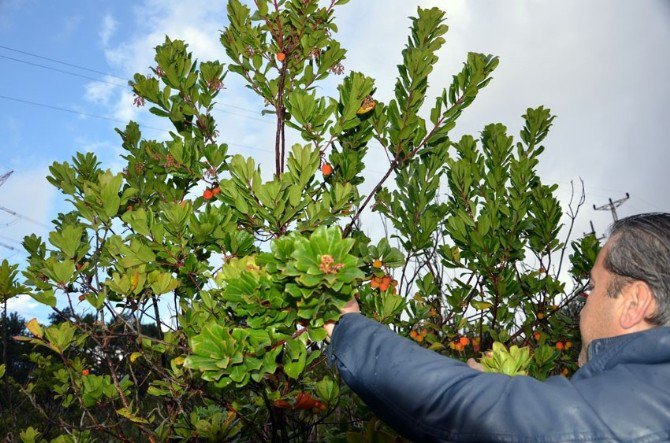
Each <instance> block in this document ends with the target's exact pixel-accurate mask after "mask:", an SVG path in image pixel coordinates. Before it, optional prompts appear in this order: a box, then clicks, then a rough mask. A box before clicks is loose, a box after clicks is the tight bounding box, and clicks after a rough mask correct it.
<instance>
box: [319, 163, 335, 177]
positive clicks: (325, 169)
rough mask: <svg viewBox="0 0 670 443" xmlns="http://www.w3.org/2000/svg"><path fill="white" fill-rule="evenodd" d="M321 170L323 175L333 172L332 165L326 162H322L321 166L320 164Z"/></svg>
mask: <svg viewBox="0 0 670 443" xmlns="http://www.w3.org/2000/svg"><path fill="white" fill-rule="evenodd" d="M321 172H322V173H323V175H325V176H329V175H330V174H332V173H333V167H332V166H330V165H329V164H328V163H324V164H323V166H321Z"/></svg>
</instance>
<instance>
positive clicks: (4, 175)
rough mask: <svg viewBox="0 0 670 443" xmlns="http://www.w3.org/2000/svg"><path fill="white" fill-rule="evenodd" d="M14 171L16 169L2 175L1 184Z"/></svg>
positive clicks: (0, 184)
mask: <svg viewBox="0 0 670 443" xmlns="http://www.w3.org/2000/svg"><path fill="white" fill-rule="evenodd" d="M12 172H14V171H9V172H7V173H5V174H2V175H0V186H2V185H3V184H4V183H5V182H6V181H7V179H8V178H9V176H10V175H12Z"/></svg>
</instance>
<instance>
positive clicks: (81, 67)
mask: <svg viewBox="0 0 670 443" xmlns="http://www.w3.org/2000/svg"><path fill="white" fill-rule="evenodd" d="M0 48H2V49H6V50H7V51H12V52H18V53H19V54H24V55H29V56H31V57H36V58H41V59H42V60H48V61H50V62H54V63H58V64H61V65H64V66H69V67H71V68H76V69H81V70H83V71H88V72H94V73H96V74H100V75H107V76H109V77H114V78H118V79H119V80H124V81H125V80H127V79H125V78H123V77H119V76H118V75H114V74H110V73H108V72H102V71H98V70H95V69H91V68H86V67H84V66H80V65H75V64H74V63H68V62H64V61H62V60H58V59H55V58H50V57H45V56H43V55H39V54H34V53H32V52H28V51H22V50H20V49H15V48H10V47H8V46H3V45H0Z"/></svg>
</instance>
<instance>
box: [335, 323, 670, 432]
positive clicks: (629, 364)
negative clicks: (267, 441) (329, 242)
mask: <svg viewBox="0 0 670 443" xmlns="http://www.w3.org/2000/svg"><path fill="white" fill-rule="evenodd" d="M326 354H327V355H328V358H329V361H330V362H331V364H332V365H334V366H336V367H337V368H338V370H339V373H340V375H341V377H342V378H343V379H344V381H345V382H346V383H347V385H349V387H350V388H351V389H352V390H353V391H354V392H356V393H357V394H358V395H359V396H360V397H361V399H363V401H365V403H366V404H367V405H368V406H369V407H370V409H371V410H372V411H373V412H375V414H377V416H378V417H380V418H381V419H382V420H384V421H385V422H386V423H387V424H389V425H390V426H391V427H393V428H394V429H396V430H397V431H398V432H399V433H400V434H401V435H404V436H405V437H407V438H410V439H412V440H413V441H447V442H487V441H496V442H587V441H598V442H605V441H629V442H659V441H670V328H667V327H659V328H655V329H652V330H649V331H645V332H639V333H634V334H627V335H622V336H619V337H614V338H609V339H602V340H595V341H594V342H593V343H592V344H591V346H590V348H589V362H588V363H587V364H586V365H584V367H582V368H581V369H580V370H579V371H577V372H576V373H575V374H574V376H573V377H572V379H570V380H568V379H567V378H565V377H561V376H557V377H551V378H549V379H547V380H546V381H544V382H541V381H538V380H536V379H534V378H532V377H525V376H517V377H509V376H506V375H503V374H494V373H482V372H479V371H476V370H473V369H471V368H469V367H468V366H467V365H466V364H464V363H462V362H460V361H457V360H453V359H451V358H447V357H444V356H441V355H439V354H437V353H435V352H432V351H429V350H427V349H424V348H422V347H420V346H418V345H417V344H416V343H414V342H412V341H411V340H408V339H406V338H403V337H400V336H398V335H397V334H395V333H394V332H393V331H391V330H390V329H389V328H387V327H386V326H384V325H381V324H379V323H377V322H375V321H373V320H370V319H368V318H365V317H364V316H362V315H360V314H345V315H343V316H342V318H341V319H340V321H339V323H338V324H337V326H336V327H335V330H334V332H333V336H332V342H331V344H330V346H329V348H328V350H327V351H326Z"/></svg>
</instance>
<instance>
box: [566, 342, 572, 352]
mask: <svg viewBox="0 0 670 443" xmlns="http://www.w3.org/2000/svg"><path fill="white" fill-rule="evenodd" d="M571 347H572V342H571V341H566V342H565V350H566V351H567V350H568V349H570V348H571Z"/></svg>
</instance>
